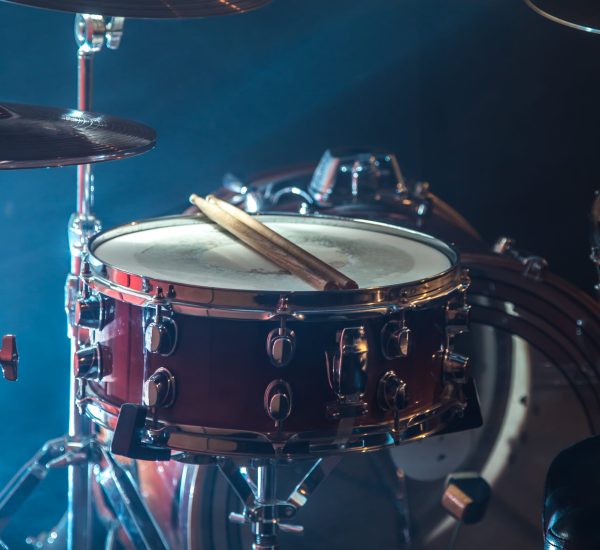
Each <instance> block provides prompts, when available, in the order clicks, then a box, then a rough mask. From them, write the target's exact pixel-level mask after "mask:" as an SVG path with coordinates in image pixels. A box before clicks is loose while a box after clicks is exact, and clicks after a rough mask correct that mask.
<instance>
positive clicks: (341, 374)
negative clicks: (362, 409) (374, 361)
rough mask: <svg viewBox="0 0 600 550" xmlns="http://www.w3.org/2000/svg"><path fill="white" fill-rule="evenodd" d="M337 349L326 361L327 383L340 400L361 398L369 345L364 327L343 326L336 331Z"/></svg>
mask: <svg viewBox="0 0 600 550" xmlns="http://www.w3.org/2000/svg"><path fill="white" fill-rule="evenodd" d="M337 341H338V344H339V349H338V351H337V352H336V353H335V355H334V356H333V359H332V360H331V361H328V368H327V374H328V377H329V385H330V386H331V389H332V390H333V392H334V393H335V394H336V395H337V397H338V398H339V399H340V401H349V402H354V401H357V400H359V399H361V398H362V397H363V395H364V393H365V388H366V386H367V353H368V350H369V345H368V342H367V334H366V331H365V327H351V328H345V329H342V330H341V331H339V332H338V334H337Z"/></svg>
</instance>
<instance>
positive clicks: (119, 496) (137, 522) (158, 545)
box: [96, 449, 168, 550]
mask: <svg viewBox="0 0 600 550" xmlns="http://www.w3.org/2000/svg"><path fill="white" fill-rule="evenodd" d="M102 455H103V458H104V460H105V462H106V464H107V467H106V468H105V469H103V470H101V469H100V467H99V466H97V467H96V470H97V473H96V480H97V481H98V483H99V484H100V486H101V487H102V489H103V491H104V494H105V495H106V497H107V498H108V500H109V502H110V504H111V506H112V508H113V511H114V512H115V514H116V515H117V517H118V518H119V522H120V526H121V527H123V529H124V531H125V533H126V534H127V536H128V538H129V540H130V541H131V543H132V544H133V546H134V548H136V549H140V550H168V545H167V543H166V542H165V539H164V537H163V535H162V533H161V532H160V530H159V528H158V527H157V525H156V523H155V521H154V519H153V518H152V516H151V515H150V513H149V512H148V510H147V508H146V506H145V505H144V502H143V500H142V497H141V496H140V494H139V493H138V491H137V489H136V487H135V483H134V481H133V480H132V479H131V476H130V474H129V473H128V472H126V471H125V470H124V469H123V468H121V466H120V465H119V464H117V463H116V462H115V460H114V459H113V457H112V456H111V455H110V453H108V452H107V451H106V450H104V449H103V450H102Z"/></svg>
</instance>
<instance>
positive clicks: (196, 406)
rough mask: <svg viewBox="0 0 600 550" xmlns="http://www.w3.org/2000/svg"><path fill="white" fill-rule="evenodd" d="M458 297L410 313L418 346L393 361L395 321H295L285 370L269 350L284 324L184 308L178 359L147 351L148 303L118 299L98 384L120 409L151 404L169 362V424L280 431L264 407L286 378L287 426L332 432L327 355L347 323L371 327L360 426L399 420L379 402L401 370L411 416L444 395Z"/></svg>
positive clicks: (165, 415) (164, 412)
mask: <svg viewBox="0 0 600 550" xmlns="http://www.w3.org/2000/svg"><path fill="white" fill-rule="evenodd" d="M447 299H448V297H446V298H445V299H443V300H439V301H438V302H434V303H431V304H428V305H427V307H423V308H418V309H415V310H410V311H407V312H406V314H405V320H406V324H407V326H408V328H409V329H410V330H411V349H410V353H409V355H408V356H407V357H405V358H397V359H386V358H385V357H384V356H383V352H382V342H381V340H382V329H383V327H384V325H385V324H386V323H387V322H389V321H391V320H399V319H400V318H401V317H400V314H398V315H396V316H395V317H390V316H377V317H370V318H364V319H359V320H356V319H354V320H348V319H343V318H340V319H339V320H329V321H290V322H288V324H287V327H288V328H289V329H291V330H293V331H294V333H295V335H296V350H295V353H294V356H293V358H292V360H291V362H290V364H289V365H288V366H286V367H275V366H273V364H272V363H271V361H270V359H269V356H268V354H267V346H266V342H267V336H268V334H269V332H270V331H271V330H273V329H275V328H277V327H278V326H279V323H278V322H277V321H251V320H234V319H216V318H210V317H199V316H192V315H185V314H177V313H176V314H174V316H173V320H174V321H175V323H176V325H177V343H176V347H175V350H174V352H173V353H172V354H170V355H168V356H163V355H160V354H152V353H149V352H147V351H146V350H145V349H144V343H143V332H144V311H143V308H142V307H139V306H135V305H131V304H128V303H125V302H120V301H116V302H115V304H114V305H115V309H114V317H113V319H112V320H111V321H110V322H109V323H108V324H107V325H106V326H105V327H104V328H103V329H102V330H101V331H98V334H97V342H98V343H99V344H100V346H101V350H102V362H103V371H104V374H105V376H104V378H103V380H102V382H100V383H96V382H92V383H90V387H91V389H92V390H93V392H94V393H95V394H96V395H97V396H98V397H99V398H100V399H101V400H103V401H106V402H108V403H111V404H113V405H115V406H120V405H121V404H123V403H126V402H130V403H141V402H142V388H143V383H144V381H145V380H146V379H147V378H148V377H149V376H151V375H152V374H153V373H154V372H155V371H156V370H157V369H159V368H167V369H168V370H169V371H170V372H171V373H172V374H173V375H174V378H175V384H176V395H175V400H174V403H173V405H172V406H170V407H168V408H163V409H160V410H159V412H158V419H159V420H161V421H163V422H165V423H167V424H177V425H188V426H194V427H206V428H214V429H221V430H231V431H249V432H259V433H270V432H273V431H275V424H274V421H273V420H272V419H271V418H270V417H269V416H268V414H267V412H266V410H265V406H264V395H265V390H266V389H267V386H268V385H269V384H270V383H271V382H272V381H273V380H284V381H285V382H287V383H288V384H289V386H290V388H291V391H292V410H291V413H290V415H289V418H287V419H286V420H285V422H284V424H283V430H284V431H285V432H293V433H300V432H313V431H316V432H332V431H335V430H336V429H337V425H338V423H339V421H338V420H334V419H332V418H331V417H330V416H328V414H327V405H328V404H330V403H331V404H333V403H335V402H336V395H335V394H334V392H333V390H332V389H331V386H330V384H329V380H328V373H327V361H326V353H327V354H329V357H330V358H331V357H332V356H333V355H334V353H335V352H336V335H337V333H338V331H340V330H341V329H343V328H348V327H357V326H362V327H364V328H365V330H366V335H367V340H368V356H367V357H368V359H367V362H368V366H367V375H368V381H367V385H366V390H365V395H364V401H365V402H366V403H367V412H366V414H365V415H364V416H359V417H357V418H356V419H355V424H356V425H358V426H369V425H379V424H381V423H384V422H391V421H392V420H393V416H392V413H391V412H389V411H388V412H386V411H383V410H382V408H381V406H380V403H379V402H378V400H377V387H378V384H379V381H380V379H381V378H382V376H383V375H384V374H385V373H386V372H388V371H394V372H395V373H396V374H397V375H398V376H399V377H400V378H401V379H402V380H403V381H404V382H405V383H406V387H407V406H406V408H405V409H404V410H403V411H402V412H401V416H402V417H405V416H411V415H414V414H416V413H417V412H423V411H427V410H428V409H430V408H431V407H432V406H434V405H436V404H438V403H439V401H440V395H441V391H442V379H441V364H440V359H439V356H438V355H437V352H439V351H440V350H441V349H442V348H443V345H444V341H445V340H444V339H445V306H446V303H447Z"/></svg>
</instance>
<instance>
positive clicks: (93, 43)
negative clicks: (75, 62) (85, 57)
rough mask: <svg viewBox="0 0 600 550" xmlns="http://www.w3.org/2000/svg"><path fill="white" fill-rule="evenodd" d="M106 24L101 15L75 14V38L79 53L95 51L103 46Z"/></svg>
mask: <svg viewBox="0 0 600 550" xmlns="http://www.w3.org/2000/svg"><path fill="white" fill-rule="evenodd" d="M105 38H106V24H105V22H104V17H103V16H102V15H90V14H87V13H85V14H84V13H78V14H77V15H76V16H75V40H76V42H77V45H78V46H79V48H80V51H81V53H97V52H99V51H100V50H101V49H102V46H104V40H105Z"/></svg>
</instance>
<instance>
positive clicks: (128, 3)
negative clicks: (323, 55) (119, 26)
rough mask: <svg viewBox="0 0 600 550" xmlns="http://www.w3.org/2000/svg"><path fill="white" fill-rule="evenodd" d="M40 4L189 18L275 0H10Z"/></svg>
mask: <svg viewBox="0 0 600 550" xmlns="http://www.w3.org/2000/svg"><path fill="white" fill-rule="evenodd" d="M8 1H10V2H14V3H16V4H25V5H27V6H33V7H36V8H47V9H51V10H59V11H69V12H73V13H91V14H94V15H107V16H119V17H133V18H139V19H188V18H194V17H210V16H213V15H228V14H235V13H242V12H245V11H250V10H253V9H256V8H260V7H261V6H264V5H265V4H268V3H269V2H271V0H169V1H168V2H167V1H165V0H8Z"/></svg>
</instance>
